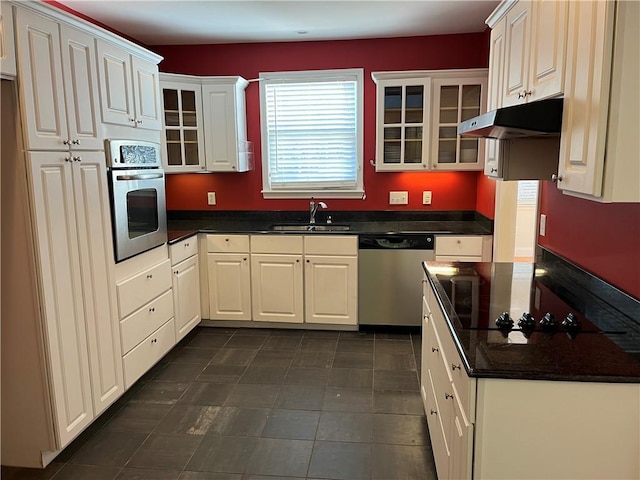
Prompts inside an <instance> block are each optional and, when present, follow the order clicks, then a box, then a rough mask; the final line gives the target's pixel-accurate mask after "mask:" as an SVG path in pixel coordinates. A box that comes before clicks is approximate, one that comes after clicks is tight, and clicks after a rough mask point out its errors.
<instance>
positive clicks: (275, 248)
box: [251, 235, 302, 254]
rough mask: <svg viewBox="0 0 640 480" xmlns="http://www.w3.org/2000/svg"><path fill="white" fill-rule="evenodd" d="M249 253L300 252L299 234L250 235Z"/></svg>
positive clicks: (300, 238) (300, 240) (300, 237)
mask: <svg viewBox="0 0 640 480" xmlns="http://www.w3.org/2000/svg"><path fill="white" fill-rule="evenodd" d="M251 253H285V254H301V253H302V236H301V235H251Z"/></svg>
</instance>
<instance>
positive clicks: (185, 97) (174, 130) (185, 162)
mask: <svg viewBox="0 0 640 480" xmlns="http://www.w3.org/2000/svg"><path fill="white" fill-rule="evenodd" d="M180 77H182V76H180ZM180 77H178V78H176V77H174V76H172V75H169V74H162V75H161V81H160V89H161V90H162V110H163V112H164V123H163V129H164V132H163V138H162V149H163V151H162V154H163V155H162V160H163V163H164V169H165V172H167V173H172V172H175V173H185V172H201V171H203V170H204V169H205V168H206V165H205V153H204V139H205V135H204V126H203V115H202V85H201V84H200V81H199V80H195V81H194V82H196V83H186V82H185V81H182V82H181V81H180Z"/></svg>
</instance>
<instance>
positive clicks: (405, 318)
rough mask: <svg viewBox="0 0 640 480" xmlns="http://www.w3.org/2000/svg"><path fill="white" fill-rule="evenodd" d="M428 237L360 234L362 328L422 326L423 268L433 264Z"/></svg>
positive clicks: (359, 266)
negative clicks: (428, 262)
mask: <svg viewBox="0 0 640 480" xmlns="http://www.w3.org/2000/svg"><path fill="white" fill-rule="evenodd" d="M434 243H435V242H434V236H433V235H431V234H426V233H389V234H361V235H360V236H359V241H358V322H359V324H360V325H395V326H420V320H421V316H422V275H423V270H422V265H421V262H423V261H425V260H433V259H434V258H435V255H434Z"/></svg>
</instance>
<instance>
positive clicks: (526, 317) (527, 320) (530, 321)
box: [518, 312, 536, 330]
mask: <svg viewBox="0 0 640 480" xmlns="http://www.w3.org/2000/svg"><path fill="white" fill-rule="evenodd" d="M518 326H519V327H520V328H521V329H522V330H533V329H535V328H536V319H535V318H533V315H531V314H530V313H526V312H525V313H523V314H522V316H521V317H520V320H518Z"/></svg>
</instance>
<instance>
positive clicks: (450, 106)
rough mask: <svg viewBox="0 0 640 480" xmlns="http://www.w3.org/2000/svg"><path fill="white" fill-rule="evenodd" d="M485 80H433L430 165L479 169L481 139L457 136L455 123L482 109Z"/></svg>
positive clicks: (470, 116) (444, 168) (457, 168)
mask: <svg viewBox="0 0 640 480" xmlns="http://www.w3.org/2000/svg"><path fill="white" fill-rule="evenodd" d="M486 89H487V79H486V77H484V78H482V77H479V78H462V79H444V78H442V79H440V78H438V79H433V104H432V108H433V117H432V120H431V123H432V127H431V128H432V133H431V135H432V137H431V138H432V144H431V167H432V168H433V169H435V170H482V169H483V168H484V150H485V149H484V140H482V139H477V138H467V137H460V136H459V135H458V134H457V128H458V124H459V123H460V122H464V121H465V120H468V119H470V118H473V117H476V116H478V115H480V114H482V113H484V112H486V98H487V95H486Z"/></svg>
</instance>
